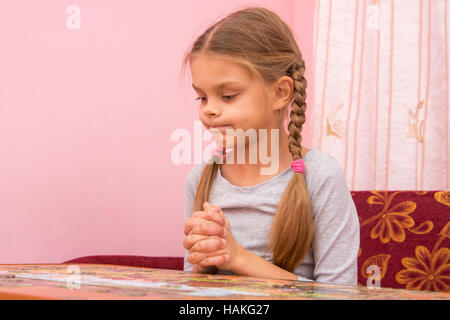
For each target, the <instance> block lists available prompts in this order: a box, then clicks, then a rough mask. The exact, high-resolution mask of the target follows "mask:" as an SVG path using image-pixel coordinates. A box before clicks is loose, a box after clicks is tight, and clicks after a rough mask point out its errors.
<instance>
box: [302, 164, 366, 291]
mask: <svg viewBox="0 0 450 320" xmlns="http://www.w3.org/2000/svg"><path fill="white" fill-rule="evenodd" d="M316 170H317V169H316ZM317 174H318V175H321V174H322V176H321V177H320V179H319V183H318V185H317V188H316V189H315V190H314V193H313V194H312V195H310V197H311V206H312V211H313V225H314V232H313V240H312V249H313V256H314V262H315V267H314V279H315V281H316V282H322V283H335V284H343V285H350V286H356V285H357V272H358V268H357V256H358V250H359V245H360V237H359V219H358V214H357V211H356V207H355V204H354V202H353V199H352V196H351V194H350V191H349V188H348V186H347V182H346V179H345V175H344V172H343V170H342V168H341V166H340V164H339V162H338V161H337V160H336V159H335V158H333V157H329V158H328V160H327V161H326V163H325V166H323V167H321V168H320V171H317Z"/></svg>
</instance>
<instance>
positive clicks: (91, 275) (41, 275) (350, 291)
mask: <svg viewBox="0 0 450 320" xmlns="http://www.w3.org/2000/svg"><path fill="white" fill-rule="evenodd" d="M0 299H39V300H44V299H75V300H91V299H93V300H99V299H101V300H110V299H114V300H117V299H120V300H122V299H132V300H141V299H150V300H236V299H237V300H247V299H250V300H284V299H289V300H292V299H294V300H315V299H327V300H331V299H357V300H368V299H370V300H374V299H389V300H391V299H399V300H409V299H420V300H440V299H446V300H450V293H444V292H441V293H437V292H425V291H411V290H402V289H388V288H378V289H375V288H374V289H370V288H366V287H361V286H358V287H348V286H341V285H331V284H319V283H315V282H301V281H294V280H269V279H261V278H250V277H242V276H232V275H211V274H198V273H190V272H183V271H177V270H165V269H153V268H140V267H127V266H116V265H104V264H101V265H100V264H76V265H69V264H20V265H18V264H11V265H0Z"/></svg>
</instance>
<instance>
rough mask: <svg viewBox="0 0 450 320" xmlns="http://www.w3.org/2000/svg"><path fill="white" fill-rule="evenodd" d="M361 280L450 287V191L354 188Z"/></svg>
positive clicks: (164, 261)
mask: <svg viewBox="0 0 450 320" xmlns="http://www.w3.org/2000/svg"><path fill="white" fill-rule="evenodd" d="M351 195H352V198H353V201H354V203H355V206H356V210H357V212H358V217H359V222H360V231H361V232H360V236H361V241H360V249H359V252H358V285H362V286H370V287H386V288H399V289H409V290H424V291H440V292H450V261H449V260H450V250H449V244H450V241H449V238H450V191H352V192H351ZM63 263H70V264H74V263H96V264H114V265H126V266H135V267H148V268H162V269H173V270H183V263H184V260H183V257H145V256H128V255H112V256H111V255H110V256H106V255H97V256H86V257H80V258H76V259H72V260H68V261H65V262H63Z"/></svg>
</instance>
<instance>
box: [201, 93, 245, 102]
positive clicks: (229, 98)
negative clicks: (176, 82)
mask: <svg viewBox="0 0 450 320" xmlns="http://www.w3.org/2000/svg"><path fill="white" fill-rule="evenodd" d="M236 96H237V94H235V95H234V96H222V98H224V99H225V100H228V101H231V100H233V98H235V97H236ZM204 99H206V98H203V97H198V98H197V99H195V100H201V101H205V100H204Z"/></svg>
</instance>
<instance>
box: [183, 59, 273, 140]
mask: <svg viewBox="0 0 450 320" xmlns="http://www.w3.org/2000/svg"><path fill="white" fill-rule="evenodd" d="M190 63H191V71H192V82H193V83H192V86H193V88H194V90H195V91H196V93H197V100H199V119H200V120H201V121H202V123H203V125H204V126H205V128H206V129H207V130H210V132H211V133H212V134H213V135H214V134H215V133H218V132H219V131H220V132H221V135H222V139H223V141H224V144H223V145H222V147H230V148H234V147H236V137H235V138H234V139H233V141H226V128H231V129H234V130H237V129H242V130H243V131H244V132H246V131H247V130H248V129H255V131H256V135H257V136H258V135H259V130H258V129H268V133H269V135H270V131H269V130H270V129H279V126H280V122H279V120H278V119H279V118H277V117H276V114H277V110H274V108H273V103H272V101H273V100H272V97H273V95H272V91H271V88H270V87H268V86H267V85H266V84H265V83H264V82H263V81H262V80H261V79H260V78H259V77H255V76H253V75H252V74H251V73H250V71H249V70H247V69H246V68H245V67H243V66H241V65H239V64H236V63H233V62H230V61H229V60H225V59H224V58H223V57H221V56H220V55H213V54H210V53H208V54H202V55H200V56H195V57H193V58H192V59H191V62H190ZM218 126H219V127H220V126H226V127H224V128H217V130H219V131H215V130H212V129H213V127H218ZM216 140H217V138H216ZM225 141H226V142H225ZM218 146H219V147H221V146H220V145H218Z"/></svg>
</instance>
